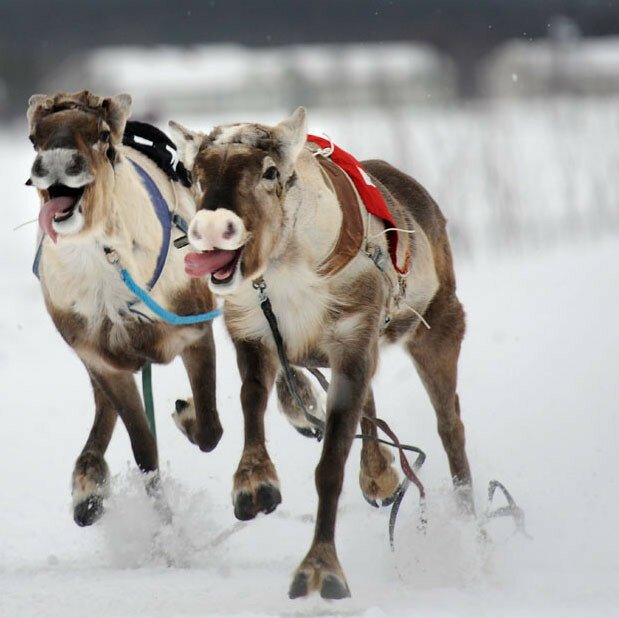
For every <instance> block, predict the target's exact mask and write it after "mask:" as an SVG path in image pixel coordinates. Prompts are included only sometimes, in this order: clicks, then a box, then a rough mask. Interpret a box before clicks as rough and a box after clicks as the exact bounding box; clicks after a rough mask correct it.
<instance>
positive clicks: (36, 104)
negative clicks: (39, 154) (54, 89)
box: [26, 94, 48, 133]
mask: <svg viewBox="0 0 619 618" xmlns="http://www.w3.org/2000/svg"><path fill="white" fill-rule="evenodd" d="M47 98H48V96H47V95H46V94H33V95H32V96H31V97H30V98H29V99H28V111H27V112H26V118H28V129H29V131H30V133H32V131H33V129H34V118H35V115H36V113H37V111H38V109H39V108H40V107H41V105H43V101H45V100H46V99H47Z"/></svg>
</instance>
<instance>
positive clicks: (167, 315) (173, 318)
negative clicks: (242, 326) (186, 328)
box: [120, 268, 221, 324]
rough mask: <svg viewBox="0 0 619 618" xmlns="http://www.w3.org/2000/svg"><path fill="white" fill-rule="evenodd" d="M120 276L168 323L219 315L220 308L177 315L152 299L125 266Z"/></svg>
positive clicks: (204, 319)
mask: <svg viewBox="0 0 619 618" xmlns="http://www.w3.org/2000/svg"><path fill="white" fill-rule="evenodd" d="M120 276H121V277H122V280H123V282H124V284H125V285H126V286H127V287H128V288H129V289H130V290H131V291H132V292H133V293H134V294H135V295H136V297H137V298H139V299H140V301H141V302H142V303H144V304H145V305H146V306H147V307H148V308H149V309H150V310H151V311H152V312H153V313H154V314H156V315H157V316H158V317H160V318H161V319H162V320H164V321H165V322H168V323H169V324H198V323H200V322H208V321H209V320H213V319H215V318H216V317H218V316H220V315H221V310H220V309H213V311H209V312H208V313H198V314H197V315H178V314H176V313H172V312H171V311H168V310H167V309H164V308H163V307H162V306H161V305H159V304H158V303H157V302H156V301H155V300H153V299H152V298H151V297H150V296H149V295H148V293H147V292H146V291H145V290H143V289H142V288H141V287H140V286H139V285H138V284H137V283H136V282H135V281H134V280H133V277H132V276H131V275H130V274H129V271H128V270H127V269H126V268H122V269H120Z"/></svg>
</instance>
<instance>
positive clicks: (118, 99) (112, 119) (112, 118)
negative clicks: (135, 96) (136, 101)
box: [101, 94, 131, 144]
mask: <svg viewBox="0 0 619 618" xmlns="http://www.w3.org/2000/svg"><path fill="white" fill-rule="evenodd" d="M101 107H102V108H103V109H105V110H106V118H105V119H106V121H107V123H108V124H109V125H110V130H111V132H112V142H113V143H115V144H118V143H120V142H121V141H122V138H123V133H124V132H125V125H126V124H127V119H128V118H129V115H130V114H131V96H130V95H128V94H117V95H116V96H114V97H110V98H107V99H103V101H102V103H101Z"/></svg>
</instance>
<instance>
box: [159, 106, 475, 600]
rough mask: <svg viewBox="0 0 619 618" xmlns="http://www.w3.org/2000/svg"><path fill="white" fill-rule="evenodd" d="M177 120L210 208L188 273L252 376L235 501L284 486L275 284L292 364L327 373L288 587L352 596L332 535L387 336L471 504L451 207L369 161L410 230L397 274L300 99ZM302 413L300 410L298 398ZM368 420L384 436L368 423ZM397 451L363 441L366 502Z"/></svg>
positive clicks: (375, 226) (393, 478)
mask: <svg viewBox="0 0 619 618" xmlns="http://www.w3.org/2000/svg"><path fill="white" fill-rule="evenodd" d="M171 126H172V128H173V129H174V130H175V131H176V133H177V134H178V143H179V149H180V151H181V157H182V158H183V159H184V161H185V165H186V166H187V167H188V169H191V170H192V174H193V179H194V183H195V186H196V193H197V198H198V202H197V203H198V207H199V210H198V213H197V214H196V216H195V217H194V218H193V220H192V222H191V224H190V228H189V239H190V241H191V243H192V245H193V246H194V247H195V248H196V249H197V252H195V253H193V254H192V253H190V254H189V255H188V256H187V257H186V270H187V272H188V273H189V274H190V275H192V276H194V277H197V278H200V277H202V278H203V280H206V281H208V284H209V286H210V289H211V290H212V291H213V292H214V293H215V294H218V295H221V296H222V297H223V298H224V299H225V302H224V312H225V322H226V326H227V328H228V330H229V332H230V335H231V337H232V340H233V342H234V345H235V347H236V351H237V362H238V366H239V370H240V374H241V378H242V387H241V404H242V408H243V415H244V419H245V445H244V450H243V454H242V456H241V460H240V463H239V467H238V470H237V472H236V474H235V476H234V491H233V499H234V503H235V512H236V513H237V516H238V515H240V516H241V517H242V518H250V517H253V516H254V515H255V514H256V511H257V509H256V505H257V504H260V503H261V502H263V501H264V495H268V494H269V493H270V492H271V491H272V488H273V487H277V475H276V472H275V468H274V466H273V464H272V463H271V460H270V459H269V455H268V453H267V450H266V447H265V437H264V422H263V419H264V413H265V408H266V404H267V399H268V396H269V392H270V390H271V388H272V385H273V382H274V379H275V375H276V369H277V366H278V357H277V353H276V345H275V343H274V338H273V334H272V331H271V329H270V327H269V325H268V322H267V320H266V319H265V316H264V314H263V312H262V310H261V305H260V299H259V295H258V294H257V292H256V289H255V287H256V285H258V286H260V285H263V284H265V285H266V294H267V295H268V297H269V299H270V302H271V305H272V307H273V311H274V313H275V315H276V317H277V322H278V325H279V331H280V332H281V334H282V337H283V340H284V342H285V349H286V353H287V355H288V357H289V359H290V361H291V362H292V363H293V364H295V365H297V366H324V367H330V368H331V371H332V381H331V385H330V388H329V392H328V398H327V416H326V427H325V435H324V443H323V449H322V456H321V458H320V462H319V463H318V466H317V468H316V488H317V490H318V498H319V501H318V513H317V518H316V526H315V533H314V539H313V541H312V544H311V547H310V549H309V552H308V553H307V555H306V556H305V558H304V559H303V561H302V562H301V564H300V566H299V567H298V569H297V571H296V573H295V575H294V577H293V580H292V584H291V586H290V591H289V595H290V597H291V598H295V597H301V596H306V595H307V594H309V593H310V592H312V591H315V590H316V591H319V592H320V594H321V595H322V596H323V597H325V598H333V599H335V598H342V597H347V596H349V595H350V592H349V588H348V585H347V583H346V579H345V576H344V573H343V571H342V568H341V566H340V564H339V561H338V558H337V554H336V549H335V543H334V533H335V521H336V511H337V504H338V499H339V495H340V491H341V489H342V482H343V475H344V464H345V462H346V459H347V456H348V453H349V450H350V447H351V443H352V440H353V435H354V433H355V430H356V428H357V425H358V423H359V420H360V417H361V415H362V413H363V414H364V415H365V416H367V417H370V418H372V417H374V415H375V409H374V399H373V396H372V389H371V380H372V376H373V375H374V372H375V370H376V366H377V363H378V349H379V343H380V342H381V341H384V342H401V343H402V344H403V346H404V348H405V349H406V351H407V352H408V353H409V355H410V356H411V358H412V360H413V362H414V364H415V367H416V368H417V371H418V373H419V375H420V376H421V379H422V381H423V383H424V385H425V387H426V389H427V391H428V394H429V396H430V399H431V401H432V404H433V406H434V409H435V411H436V415H437V420H438V431H439V434H440V437H441V439H442V441H443V445H444V447H445V451H446V453H447V458H448V460H449V466H450V469H451V474H452V477H453V481H454V484H455V485H456V486H457V487H458V489H459V491H458V494H459V496H460V498H461V500H462V502H463V504H464V506H465V508H467V510H469V511H470V512H472V511H473V510H474V507H473V498H472V491H471V474H470V470H469V464H468V461H467V456H466V452H465V447H464V426H463V424H462V421H461V419H460V407H459V402H458V396H457V394H456V374H457V362H458V355H459V351H460V344H461V341H462V338H463V335H464V311H463V309H462V306H461V304H460V302H459V300H458V298H457V296H456V284H455V278H454V272H453V267H452V258H451V251H450V247H449V242H448V239H447V234H446V231H445V218H444V217H443V215H442V214H441V211H440V210H439V208H438V206H437V205H436V203H435V202H434V201H433V200H432V198H431V197H430V196H429V195H428V193H427V192H426V191H425V190H424V189H423V187H421V185H420V184H419V183H417V182H416V181H415V180H413V179H412V178H411V177H410V176H407V175H406V174H404V173H402V172H400V171H398V170H396V169H394V168H393V167H391V166H390V165H389V164H387V163H385V162H383V161H376V160H373V161H366V162H364V163H363V166H364V168H365V171H366V173H367V174H368V175H369V179H371V181H372V182H373V184H374V185H375V186H376V187H378V188H379V190H380V193H381V194H382V196H383V197H384V199H385V201H386V203H387V205H388V207H389V209H390V211H391V214H392V216H393V218H394V220H395V222H396V224H397V227H398V228H402V229H404V230H408V232H407V233H400V236H399V238H400V240H399V243H398V248H397V251H396V254H397V255H396V256H395V257H396V263H397V260H400V263H402V261H401V260H404V261H406V258H407V256H408V258H410V263H411V264H412V267H411V270H410V273H409V274H400V273H398V272H397V270H396V267H395V265H393V264H391V263H389V261H388V258H387V263H385V261H382V262H381V261H380V260H377V259H371V258H373V257H374V258H375V257H376V256H377V255H378V256H380V255H383V256H387V255H388V251H389V247H388V243H387V239H386V238H385V229H384V225H383V221H381V220H379V219H377V218H376V217H374V216H370V215H368V213H367V212H363V213H360V212H359V210H358V209H359V208H360V206H359V204H358V203H356V204H355V207H356V208H357V211H356V212H353V211H350V210H348V211H347V212H346V215H344V214H343V210H342V207H343V206H342V203H341V201H340V200H338V195H340V192H341V190H340V189H338V186H337V185H338V184H340V181H337V179H336V177H337V174H338V172H337V170H336V171H335V172H333V171H331V172H329V171H328V169H327V168H328V167H329V165H328V163H327V162H325V161H324V158H323V157H322V156H321V155H320V153H319V152H316V150H317V149H316V147H314V146H313V145H311V144H308V143H306V124H305V112H304V110H303V109H302V108H299V109H297V110H296V111H295V112H294V114H292V116H291V117H290V118H288V119H287V120H285V121H283V122H282V123H280V124H278V125H276V126H274V127H268V126H263V125H257V124H238V125H230V126H222V127H217V128H216V129H214V130H213V131H212V132H211V133H210V134H209V135H204V134H201V133H194V132H192V131H189V130H187V129H185V128H183V127H181V126H180V125H177V124H176V123H171ZM182 143H184V145H181V144H182ZM316 155H318V156H316ZM340 174H341V172H340ZM332 178H333V179H334V180H331V179H332ZM355 195H356V194H355ZM357 201H358V200H357ZM361 208H363V207H361ZM359 221H360V222H361V223H359ZM355 222H356V223H355ZM353 224H354V225H361V232H362V236H363V238H364V243H363V245H362V247H361V250H358V251H356V252H355V253H353V254H351V255H348V256H345V258H344V259H343V258H342V254H341V253H339V252H338V247H340V248H341V247H343V246H344V245H345V244H346V242H345V241H343V240H342V239H343V238H344V237H346V236H347V235H348V234H349V233H351V228H352V227H353ZM379 266H380V267H379ZM422 321H423V322H425V323H426V325H427V326H426V325H423V324H421V322H422ZM289 407H291V406H289ZM292 407H294V406H292ZM292 420H293V422H297V421H298V410H296V414H295V415H294V418H293V419H292ZM362 427H363V429H364V431H365V432H367V433H372V432H373V426H372V423H371V422H370V421H368V420H363V421H362ZM391 462H392V457H391V455H390V454H389V453H387V452H386V451H384V450H383V449H382V448H380V447H379V446H378V445H377V444H376V443H375V442H372V441H369V440H366V441H364V443H363V447H362V452H361V473H360V483H361V488H362V491H363V493H364V494H365V496H366V498H368V499H369V500H371V501H380V500H387V499H389V497H390V496H392V495H393V493H394V492H395V491H396V488H397V484H398V475H397V473H396V471H395V470H394V468H393V467H392V464H391Z"/></svg>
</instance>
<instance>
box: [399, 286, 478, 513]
mask: <svg viewBox="0 0 619 618" xmlns="http://www.w3.org/2000/svg"><path fill="white" fill-rule="evenodd" d="M424 317H425V318H426V320H427V321H428V323H429V325H430V329H427V328H425V327H424V326H423V325H420V326H419V327H418V328H417V329H416V331H415V332H414V334H413V335H412V336H411V337H410V338H409V339H408V340H407V342H406V348H407V350H408V352H409V354H410V355H411V357H412V359H413V362H414V364H415V367H416V369H417V372H418V373H419V376H420V377H421V381H422V382H423V385H424V387H425V389H426V391H427V393H428V395H429V397H430V401H431V402H432V406H433V407H434V410H435V412H436V418H437V428H438V433H439V436H440V438H441V441H442V443H443V447H444V449H445V452H446V454H447V459H448V461H449V468H450V471H451V476H452V480H453V483H454V486H455V488H456V490H457V495H458V499H459V503H460V506H461V507H462V509H463V511H464V512H469V513H474V511H475V507H474V502H473V493H472V480H471V470H470V467H469V462H468V458H467V455H466V450H465V437H464V424H463V423H462V419H461V418H460V401H459V398H458V394H457V392H456V387H457V375H458V357H459V354H460V346H461V343H462V339H463V337H464V328H465V324H464V310H463V309H462V305H461V304H460V301H459V300H458V298H457V297H456V295H455V293H454V292H442V291H439V293H438V294H437V296H436V297H435V298H434V300H433V301H432V303H431V304H430V307H429V308H428V310H427V311H426V315H425V316H424Z"/></svg>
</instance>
